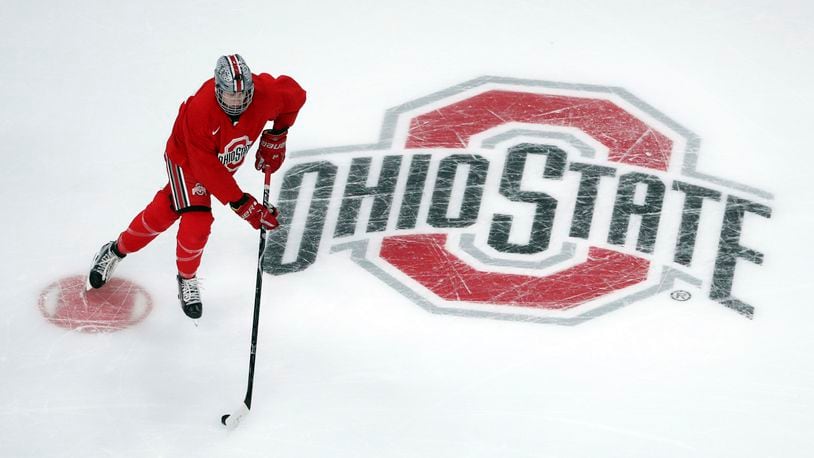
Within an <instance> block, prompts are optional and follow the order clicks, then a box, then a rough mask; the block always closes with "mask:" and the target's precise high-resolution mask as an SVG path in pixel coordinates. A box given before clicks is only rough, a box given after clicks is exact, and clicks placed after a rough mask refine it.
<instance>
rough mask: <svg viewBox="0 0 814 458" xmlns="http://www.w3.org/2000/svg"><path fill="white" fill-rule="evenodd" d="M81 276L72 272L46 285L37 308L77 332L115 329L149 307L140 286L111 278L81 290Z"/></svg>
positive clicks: (141, 316)
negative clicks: (102, 283)
mask: <svg viewBox="0 0 814 458" xmlns="http://www.w3.org/2000/svg"><path fill="white" fill-rule="evenodd" d="M85 280H86V279H85V276H83V275H74V276H71V277H66V278H63V279H60V280H57V281H55V282H54V283H51V284H50V285H48V286H47V287H46V288H45V289H44V290H43V291H42V293H40V298H39V304H38V305H39V308H40V311H41V312H42V314H43V316H44V317H45V318H46V319H47V320H48V321H50V322H51V323H53V324H55V325H57V326H59V327H61V328H65V329H72V330H76V331H80V332H88V333H95V332H115V331H120V330H122V329H125V328H128V327H131V326H133V325H135V324H138V323H140V322H141V321H142V320H144V318H146V317H147V315H149V314H150V312H151V311H152V309H153V299H152V297H150V295H149V294H148V293H147V291H145V290H144V288H142V287H141V286H139V285H137V284H135V283H133V282H131V281H129V280H123V279H120V278H113V279H111V280H110V281H108V282H107V284H105V286H103V287H102V288H100V289H91V290H90V291H85Z"/></svg>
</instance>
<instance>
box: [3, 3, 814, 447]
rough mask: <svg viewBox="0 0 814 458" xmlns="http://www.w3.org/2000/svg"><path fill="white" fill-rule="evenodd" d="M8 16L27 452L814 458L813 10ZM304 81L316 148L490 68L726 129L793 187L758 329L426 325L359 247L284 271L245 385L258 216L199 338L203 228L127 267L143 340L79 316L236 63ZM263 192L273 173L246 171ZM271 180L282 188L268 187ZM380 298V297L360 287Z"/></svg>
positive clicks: (10, 418) (412, 8)
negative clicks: (89, 325) (79, 324)
mask: <svg viewBox="0 0 814 458" xmlns="http://www.w3.org/2000/svg"><path fill="white" fill-rule="evenodd" d="M2 9H3V12H2V14H0V36H1V37H2V39H0V75H2V76H0V138H2V156H1V157H2V160H3V165H2V168H0V198H2V202H3V204H4V209H3V211H2V213H1V215H2V216H0V218H2V224H1V225H0V241H1V242H0V259H2V264H0V292H2V296H0V297H2V307H0V456H4V457H57V456H59V457H63V456H64V457H76V456H84V457H108V456H115V457H147V456H151V457H152V456H155V457H193V456H194V457H232V456H234V457H244V456H245V457H269V456H274V457H535V458H539V457H699V456H703V457H725V456H740V457H769V456H773V457H801V458H802V457H808V456H812V454H814V434H812V431H814V358H812V352H813V351H814V310H812V304H811V299H810V291H811V287H812V282H811V280H810V272H811V265H812V259H814V250H812V240H811V233H812V232H811V227H812V226H813V225H814V224H812V223H814V217H812V215H814V193H812V184H811V174H812V166H813V165H814V160H812V157H814V154H812V146H811V135H810V134H811V123H812V120H813V119H814V112H813V111H814V110H812V106H814V89H812V84H814V57H812V56H814V28H812V26H811V24H812V23H814V6H812V3H811V2H808V1H781V2H778V1H752V0H739V1H734V0H733V1H714V2H710V1H671V2H665V1H655V2H645V1H612V2H597V1H568V2H564V1H563V2H552V1H515V2H511V1H510V2H497V1H480V0H476V1H473V0H469V1H444V2H390V1H382V2H372V1H370V2H362V1H350V2H327V1H322V2H300V3H298V2H277V1H272V2H267V1H266V2H264V1H255V2H240V1H238V2H192V1H164V2H157V1H144V2H107V1H87V0H77V1H74V2H57V1H37V0H32V1H23V0H11V1H9V2H6V3H5V4H4V5H3V8H2ZM235 51H236V52H240V53H241V54H242V55H243V56H244V57H245V58H246V59H247V61H248V62H249V64H250V65H251V67H252V69H253V70H254V71H256V72H257V71H268V72H270V73H273V74H280V73H285V74H289V75H292V76H294V77H295V78H297V79H298V81H299V82H300V83H301V84H302V85H303V86H304V87H305V88H306V89H307V90H308V94H309V101H308V104H307V105H306V108H305V109H304V110H303V111H302V113H301V116H300V118H299V120H298V124H297V126H296V127H295V128H294V129H292V132H291V135H290V139H289V150H290V151H296V150H300V149H309V148H318V147H330V146H340V145H347V144H363V143H371V142H374V141H375V140H376V139H377V137H378V133H379V128H380V125H381V119H382V116H383V113H384V111H385V110H386V109H387V108H390V107H393V106H396V105H398V104H400V103H403V102H405V101H408V100H413V99H416V98H418V97H421V96H424V95H426V94H429V93H432V92H434V91H436V90H439V89H443V88H446V87H449V86H453V85H455V84H457V83H460V82H462V81H466V80H469V79H471V78H474V77H477V76H481V75H500V76H509V77H516V78H531V79H539V80H551V81H566V82H573V83H588V84H600V85H609V86H621V87H624V88H626V89H628V90H630V91H631V92H633V93H634V94H636V95H637V96H638V97H640V98H641V99H643V100H646V101H647V102H648V103H649V104H651V105H653V106H655V107H657V108H658V109H659V110H660V111H662V112H664V113H667V114H668V115H669V116H670V117H671V118H673V119H675V120H678V121H679V122H681V123H682V124H683V125H685V126H687V127H688V128H689V129H691V130H692V131H694V132H695V133H697V134H698V135H700V137H701V138H702V148H701V155H700V161H699V169H701V170H703V171H704V172H707V173H711V174H715V175H719V176H722V177H726V178H728V179H732V180H736V181H739V182H743V183H747V184H749V185H752V186H755V187H758V188H761V189H766V190H768V191H770V192H772V193H774V194H775V196H776V199H775V200H774V202H773V204H772V207H773V210H774V214H773V216H772V218H771V220H767V221H762V222H760V224H755V225H754V230H753V231H752V232H750V240H749V242H750V243H753V244H755V245H756V246H760V247H761V248H762V251H764V252H765V254H766V258H765V262H764V265H763V266H754V265H749V264H748V263H742V264H740V265H739V267H738V268H739V269H740V270H739V271H738V275H739V277H738V279H739V280H738V281H739V283H738V285H737V286H736V287H737V288H738V292H739V294H740V295H741V296H743V297H748V299H749V301H750V303H754V304H755V305H756V306H757V307H758V314H757V315H756V317H755V319H754V320H751V321H750V320H747V319H744V318H743V317H741V316H739V315H737V314H736V313H734V312H732V311H731V310H727V309H725V308H723V307H721V306H720V305H718V304H716V303H713V302H711V301H708V300H706V299H704V298H703V297H702V296H701V295H697V296H696V297H695V298H694V299H693V300H691V301H688V302H685V303H679V302H674V301H671V300H670V299H669V298H668V297H667V296H666V295H660V296H656V297H654V298H651V299H650V300H646V301H641V302H638V303H636V304H634V305H631V306H629V307H625V308H624V309H622V310H620V311H618V312H615V313H613V314H610V315H608V316H606V317H604V318H601V319H597V320H593V321H591V322H588V323H586V324H583V325H580V326H577V327H558V326H547V325H540V324H530V323H513V322H501V321H494V320H483V319H471V318H470V319H467V318H457V317H450V316H437V315H433V314H429V313H426V312H425V311H423V310H422V309H420V308H418V307H416V306H415V305H414V304H413V303H411V302H410V301H408V300H407V299H405V298H404V297H402V296H401V295H399V294H398V293H396V292H394V291H393V290H392V289H390V288H389V287H388V286H387V285H385V284H384V283H382V282H381V281H379V280H378V279H376V278H375V277H373V276H371V275H369V274H368V273H367V272H365V271H363V270H361V269H359V268H358V267H357V266H356V265H355V264H353V263H351V262H350V261H349V260H348V258H347V256H345V255H343V254H336V255H330V256H325V257H321V258H320V259H319V261H318V262H317V263H316V265H314V266H313V267H312V268H310V269H308V270H306V271H305V272H302V273H299V274H296V275H287V276H283V277H270V276H267V277H266V289H265V291H264V299H263V312H262V318H261V329H260V341H259V348H258V361H257V377H256V386H255V398H254V406H253V411H252V413H251V414H250V415H249V417H247V419H246V420H245V421H244V422H243V423H242V424H241V425H240V427H239V428H238V429H236V430H235V431H232V432H226V431H224V429H223V427H222V426H221V425H220V423H219V418H220V416H221V415H222V414H223V413H226V412H229V411H231V410H233V409H234V408H236V407H237V406H238V405H239V403H240V402H241V401H242V398H243V392H244V389H245V377H246V374H245V373H246V364H247V356H248V347H249V327H250V322H251V307H252V300H253V295H254V293H253V290H254V287H253V285H254V262H255V259H256V258H255V256H256V249H257V248H256V244H257V240H256V233H254V232H252V231H251V230H250V229H249V228H248V226H246V224H245V223H243V222H242V221H239V220H238V219H237V218H235V217H234V216H233V215H231V214H229V212H228V210H226V209H224V208H222V207H218V208H216V209H215V216H216V223H215V227H214V233H213V235H212V237H211V239H210V243H209V246H208V248H207V252H206V254H205V259H204V264H203V267H202V270H201V272H200V275H201V276H202V277H203V279H204V284H205V290H204V291H203V293H204V298H205V307H206V309H205V317H204V319H203V320H201V323H200V327H198V328H195V327H193V326H192V324H191V323H190V322H189V321H188V319H187V318H185V317H184V316H183V315H182V314H181V312H180V310H179V308H178V305H177V301H176V299H175V283H174V278H173V276H174V270H175V267H174V263H173V259H174V237H173V234H174V229H171V230H170V232H169V233H168V234H166V235H164V236H162V237H161V238H159V239H157V240H156V241H155V242H154V244H153V245H151V246H150V247H148V248H147V249H145V250H144V251H143V252H141V253H139V254H138V255H134V256H132V257H129V258H128V259H127V260H126V262H125V263H123V264H122V265H121V266H120V267H119V270H118V271H117V275H119V276H121V277H123V278H128V279H131V280H134V281H137V282H138V283H139V284H141V285H142V286H144V287H145V288H146V289H147V290H148V291H149V292H150V293H151V294H152V296H153V297H154V299H155V306H154V309H153V311H152V313H151V314H150V315H149V316H148V317H147V318H146V319H145V320H144V321H143V322H142V323H140V324H139V325H137V326H134V327H132V328H130V329H127V330H124V331H121V332H115V333H102V334H85V333H78V332H72V331H66V330H64V329H61V328H58V327H55V326H53V325H52V324H50V323H48V322H47V321H46V320H44V319H43V317H42V315H41V314H40V312H39V310H38V308H37V297H38V294H39V292H40V291H41V290H42V289H43V288H44V287H45V286H46V285H48V284H49V283H51V282H52V281H55V280H56V279H58V278H62V277H65V276H69V275H74V274H79V273H83V272H84V271H85V270H86V269H87V266H88V263H89V262H90V259H91V257H92V255H93V254H94V252H95V251H96V250H97V249H98V247H99V246H100V245H101V244H102V243H103V242H105V241H107V240H110V239H112V238H113V237H115V235H116V234H117V233H118V232H119V231H121V230H122V229H123V228H124V227H125V226H126V224H127V223H128V222H129V219H130V218H131V217H132V216H133V215H134V214H135V213H136V212H137V211H139V210H140V209H141V208H142V207H143V206H144V204H145V203H146V202H147V201H148V200H149V199H150V198H151V197H152V195H153V193H154V192H155V191H156V189H157V188H158V187H159V186H161V185H162V184H163V182H164V181H165V180H166V178H165V176H164V171H163V162H162V151H163V150H162V148H163V146H164V142H165V141H166V137H167V135H168V134H169V131H170V128H171V125H172V121H173V119H174V116H175V114H176V112H177V107H178V104H179V103H180V101H181V100H183V99H184V98H185V97H187V96H188V95H189V94H191V93H192V92H194V91H195V90H196V89H197V88H198V86H199V85H200V83H201V82H202V81H203V80H204V79H205V78H207V77H209V75H210V74H211V70H212V67H213V65H214V62H215V60H216V58H217V57H218V56H219V55H221V54H225V53H230V52H235ZM237 178H238V180H239V182H240V183H241V185H242V186H243V188H244V189H246V190H250V191H252V192H254V193H259V191H260V189H261V182H262V179H261V177H260V176H259V174H257V173H255V172H254V171H253V169H252V168H251V165H250V164H249V165H246V166H244V168H243V170H242V171H240V172H239V173H238V174H237ZM254 190H256V191H254ZM349 285H350V287H349Z"/></svg>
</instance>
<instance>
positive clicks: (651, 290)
mask: <svg viewBox="0 0 814 458" xmlns="http://www.w3.org/2000/svg"><path fill="white" fill-rule="evenodd" d="M487 84H505V85H514V86H529V87H544V88H551V89H562V90H575V91H580V92H585V93H596V94H606V95H614V96H617V97H620V98H621V99H622V100H624V101H625V102H627V103H629V104H631V105H632V106H634V107H636V108H637V109H639V110H641V111H642V112H644V113H646V114H647V115H649V116H651V117H652V118H653V119H655V120H657V121H658V122H660V123H662V124H663V125H665V126H667V127H668V128H669V129H671V130H672V131H673V132H675V133H676V134H678V135H680V136H681V137H683V138H684V139H685V141H686V146H685V150H684V152H683V161H684V162H683V164H682V166H681V172H680V173H681V174H682V175H684V176H687V177H691V178H695V179H698V180H700V181H706V182H710V183H714V184H716V185H718V186H720V187H725V188H730V189H734V190H738V191H741V192H744V193H747V194H751V195H754V196H756V197H758V198H761V199H763V200H773V199H774V195H773V194H772V193H770V192H767V191H764V190H762V189H758V188H755V187H752V186H748V185H745V184H742V183H738V182H735V181H731V180H727V179H724V178H720V177H716V176H714V175H710V174H706V173H702V172H699V171H698V170H697V165H698V151H699V150H700V145H701V139H700V137H699V136H698V135H696V134H695V133H693V132H692V131H690V130H689V129H687V128H686V127H684V126H682V125H681V124H679V123H677V122H676V121H674V120H672V119H670V118H669V117H667V116H666V115H665V114H663V113H661V112H660V111H658V110H656V109H655V108H654V107H653V106H651V105H649V104H648V103H646V102H644V101H642V100H641V99H639V98H637V97H636V96H634V95H633V94H632V93H630V92H629V91H627V90H626V89H623V88H621V87H614V86H601V85H591V84H574V83H562V82H553V81H540V80H531V79H519V78H511V77H500V76H481V77H478V78H475V79H472V80H469V81H466V82H464V83H461V84H458V85H455V86H452V87H449V88H446V89H443V90H440V91H438V92H435V93H432V94H429V95H427V96H424V97H420V98H418V99H414V100H412V101H409V102H406V103H403V104H401V105H398V106H396V107H393V108H390V109H388V110H387V111H386V112H385V116H384V120H383V123H382V129H381V132H380V135H379V140H378V142H376V143H370V144H360V145H345V146H337V147H328V148H316V149H309V150H301V151H296V152H292V153H291V154H290V156H291V157H292V158H296V159H300V158H308V157H313V156H325V155H331V154H336V153H347V152H362V151H374V150H387V149H391V148H393V146H394V145H393V143H394V138H395V133H396V125H397V123H398V120H399V118H400V116H401V115H402V114H404V113H407V112H409V111H413V110H415V109H417V108H420V107H422V106H425V105H428V104H431V103H434V102H437V101H440V100H443V99H446V98H451V97H453V96H455V95H458V94H461V93H464V92H466V91H470V90H472V89H475V88H477V87H479V86H483V85H487ZM541 128H544V125H541ZM520 135H524V136H539V137H546V138H556V139H560V140H564V141H566V142H568V143H570V144H571V145H572V146H574V147H576V148H577V150H579V151H580V154H581V155H582V156H583V157H588V158H593V157H594V155H595V152H594V151H593V149H592V148H591V147H590V146H589V145H587V144H585V143H584V142H582V141H580V140H579V139H577V138H576V137H574V136H572V135H569V134H565V133H561V132H546V131H545V130H533V129H528V130H526V129H515V130H511V131H508V132H504V133H502V134H499V135H496V136H494V137H491V138H489V139H485V140H484V142H483V143H482V146H483V147H485V148H493V147H494V146H495V145H496V144H497V143H500V142H502V141H504V140H506V139H509V138H512V137H515V136H520ZM368 244H369V240H357V241H353V242H347V243H339V244H335V245H333V246H332V247H331V250H330V252H331V253H337V252H341V251H346V250H350V251H351V259H352V260H353V262H355V263H356V264H358V265H359V266H360V267H362V268H363V269H365V270H367V271H368V272H370V273H371V274H373V275H374V276H376V277H377V278H379V279H380V280H382V281H383V282H385V283H386V284H388V285H389V286H390V287H392V288H393V289H395V290H396V291H398V292H399V293H400V294H402V295H403V296H404V297H406V298H408V299H409V300H411V301H412V302H414V303H415V304H417V305H419V306H420V307H422V308H423V309H425V310H426V311H428V312H430V313H434V314H441V315H454V316H466V317H482V318H491V319H498V320H508V321H523V322H533V323H548V324H558V325H566V326H573V325H577V324H580V323H584V322H585V321H588V320H590V319H593V318H596V317H599V316H603V315H605V314H607V313H609V312H612V311H615V310H617V309H619V308H621V307H624V306H626V305H628V304H631V303H634V302H638V301H640V300H642V299H645V298H648V297H651V296H654V295H656V294H659V293H662V292H664V291H667V290H670V289H672V288H673V287H674V284H675V281H676V280H682V281H684V282H686V283H689V284H691V285H693V286H695V287H697V288H701V286H702V284H703V281H702V280H701V279H699V278H696V277H694V276H692V275H689V274H687V273H684V272H682V271H680V270H677V269H674V268H672V267H669V266H662V272H661V277H660V279H659V280H658V283H656V284H655V285H653V286H650V287H648V288H646V289H643V290H641V291H638V292H635V293H632V294H630V295H627V296H625V297H622V298H620V299H617V300H614V301H611V302H609V303H607V304H604V305H601V306H599V307H596V308H594V309H591V310H589V311H586V312H585V313H582V314H580V315H577V316H573V317H550V316H546V317H540V316H531V315H524V314H517V313H503V312H487V311H478V310H470V309H463V308H450V307H443V306H439V305H436V304H433V303H432V302H431V301H429V300H428V299H426V298H425V297H423V296H422V295H421V294H419V293H418V292H416V291H414V290H412V289H411V288H410V287H409V286H407V285H405V284H403V283H402V282H401V281H400V280H398V279H397V278H395V277H393V276H392V275H391V274H389V273H388V272H386V271H384V270H383V269H381V268H380V267H379V266H377V265H376V264H374V263H373V262H371V261H370V260H369V259H367V257H366V253H367V250H368ZM460 247H461V249H462V250H464V251H465V252H467V253H468V254H470V255H471V256H473V257H475V258H476V259H478V260H479V261H481V262H483V263H485V264H491V265H496V266H511V267H527V268H536V269H540V268H545V267H549V266H552V265H554V264H557V263H559V262H563V261H565V260H568V259H570V258H571V257H573V256H574V252H575V249H576V245H575V244H573V243H571V242H566V243H563V246H562V248H561V251H560V253H559V254H556V255H554V256H552V257H549V258H546V259H544V260H542V261H537V262H534V263H529V262H522V261H507V260H500V259H494V258H491V257H489V256H488V255H486V254H485V253H483V252H482V251H480V250H479V249H477V248H476V247H475V245H474V235H473V234H463V235H462V237H461V239H460Z"/></svg>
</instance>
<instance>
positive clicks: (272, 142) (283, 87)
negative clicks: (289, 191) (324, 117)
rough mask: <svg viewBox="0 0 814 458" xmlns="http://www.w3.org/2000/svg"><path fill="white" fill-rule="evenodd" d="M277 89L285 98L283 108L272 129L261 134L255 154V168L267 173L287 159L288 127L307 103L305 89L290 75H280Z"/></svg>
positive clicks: (276, 82) (276, 83) (276, 84)
mask: <svg viewBox="0 0 814 458" xmlns="http://www.w3.org/2000/svg"><path fill="white" fill-rule="evenodd" d="M274 84H275V90H277V91H278V92H279V94H280V97H281V98H282V99H283V109H282V110H281V112H280V114H278V115H277V117H276V118H274V119H270V121H273V122H274V127H273V128H272V129H266V130H264V131H263V134H262V135H261V136H260V146H259V147H258V148H257V153H256V154H255V161H254V168H256V169H257V170H262V171H264V172H266V173H274V172H276V171H277V170H278V169H279V168H280V166H282V165H283V161H284V160H285V151H286V142H287V140H288V128H289V127H291V126H293V125H294V122H296V120H297V115H298V114H299V112H300V109H301V108H302V106H303V105H304V104H305V90H303V88H302V87H300V85H299V84H297V82H296V81H294V80H293V79H292V78H290V77H288V76H285V75H283V76H280V77H279V78H277V80H276V81H275V83H274Z"/></svg>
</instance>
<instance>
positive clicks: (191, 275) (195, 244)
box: [168, 162, 214, 318]
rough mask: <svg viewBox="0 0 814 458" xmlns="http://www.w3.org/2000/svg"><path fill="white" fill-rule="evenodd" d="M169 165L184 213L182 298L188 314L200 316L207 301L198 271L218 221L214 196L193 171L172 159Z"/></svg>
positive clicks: (180, 259) (179, 261)
mask: <svg viewBox="0 0 814 458" xmlns="http://www.w3.org/2000/svg"><path fill="white" fill-rule="evenodd" d="M168 168H169V172H170V176H171V178H172V180H171V184H174V186H173V188H174V193H173V196H174V200H173V204H174V205H175V207H176V210H177V212H178V213H179V214H180V215H181V222H180V224H179V225H178V235H177V246H176V250H175V254H176V266H177V267H178V276H177V280H178V299H179V300H180V302H181V308H182V309H183V310H184V313H185V314H186V315H187V316H189V317H190V318H200V317H201V314H202V313H203V303H202V301H201V293H200V289H199V286H198V277H197V276H196V274H197V273H198V267H199V266H200V265H201V257H202V256H203V252H204V248H205V247H206V242H207V241H208V240H209V233H210V231H211V228H212V222H213V221H214V218H213V217H212V202H211V200H212V198H211V195H210V194H209V191H208V190H207V189H206V188H204V187H203V185H202V184H200V183H198V182H197V180H196V179H195V177H194V176H192V175H191V174H190V173H189V172H187V171H185V170H183V169H182V168H180V167H178V166H176V165H174V164H172V163H171V162H168Z"/></svg>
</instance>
